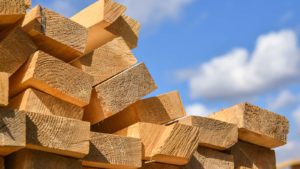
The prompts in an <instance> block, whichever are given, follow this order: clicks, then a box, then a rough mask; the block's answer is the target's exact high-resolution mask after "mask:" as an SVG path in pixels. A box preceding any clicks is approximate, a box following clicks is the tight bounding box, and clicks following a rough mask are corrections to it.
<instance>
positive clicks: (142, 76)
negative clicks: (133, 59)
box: [83, 63, 157, 124]
mask: <svg viewBox="0 0 300 169" xmlns="http://www.w3.org/2000/svg"><path fill="white" fill-rule="evenodd" d="M156 88H157V86H156V84H155V82H154V80H153V79H152V77H151V75H150V73H149V72H148V70H147V68H146V66H145V64H144V63H141V64H138V65H135V66H133V67H131V68H129V69H127V70H125V71H123V72H121V73H120V74H118V75H116V76H114V77H112V78H111V79H109V80H107V81H105V82H103V83H101V84H99V85H98V86H96V87H95V90H94V91H93V93H92V98H91V102H90V104H89V105H88V106H87V107H86V109H85V114H84V117H83V119H84V120H86V121H89V122H91V123H92V124H95V123H97V122H99V121H102V120H104V119H105V118H108V117H110V116H112V115H114V114H116V113H118V112H120V111H122V110H124V109H125V108H126V107H128V106H129V105H131V104H133V103H135V102H136V101H138V100H139V99H140V98H142V97H143V96H145V95H147V94H149V93H150V92H152V91H153V90H155V89H156Z"/></svg>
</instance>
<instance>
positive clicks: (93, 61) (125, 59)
mask: <svg viewBox="0 0 300 169" xmlns="http://www.w3.org/2000/svg"><path fill="white" fill-rule="evenodd" d="M136 63H137V59H136V58H135V57H134V55H133V54H132V52H131V50H130V48H129V47H128V46H127V45H126V43H125V41H124V40H123V39H122V38H116V39H114V40H113V41H111V42H108V43H106V44H105V45H103V46H101V47H100V48H98V49H96V50H95V51H93V52H92V53H89V54H87V55H85V56H83V57H82V58H80V59H79V60H77V61H75V62H74V63H72V64H73V65H74V66H76V67H78V68H80V69H81V70H82V71H84V72H85V73H87V74H89V75H91V76H93V77H94V86H95V85H98V84H100V83H102V82H104V81H105V80H107V79H109V78H111V77H112V76H114V75H116V74H118V73H120V72H122V71H124V70H126V69H128V68H129V67H131V66H133V65H134V64H136Z"/></svg>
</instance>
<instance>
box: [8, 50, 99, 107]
mask: <svg viewBox="0 0 300 169" xmlns="http://www.w3.org/2000/svg"><path fill="white" fill-rule="evenodd" d="M10 82H11V83H10V96H11V97H12V96H15V95H16V94H18V93H20V92H21V91H23V90H25V89H27V88H30V87H32V88H36V89H39V90H41V91H44V92H46V93H48V94H50V95H53V96H55V97H57V98H59V99H61V100H64V101H66V102H69V103H72V104H74V105H77V106H80V107H84V106H86V105H87V104H88V103H89V101H90V96H91V91H92V85H93V77H92V76H90V75H88V74H86V73H84V72H82V71H81V70H79V69H77V68H75V67H73V66H71V65H69V64H67V63H65V62H63V61H61V60H59V59H57V58H55V57H53V56H50V55H49V54H47V53H45V52H42V51H37V52H36V53H35V54H34V55H33V56H31V57H30V59H29V60H28V61H27V63H26V64H25V65H24V66H23V67H22V68H21V69H20V70H19V71H18V72H17V73H16V74H15V75H13V76H12V77H11V78H10Z"/></svg>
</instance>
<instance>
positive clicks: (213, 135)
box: [178, 116, 238, 150]
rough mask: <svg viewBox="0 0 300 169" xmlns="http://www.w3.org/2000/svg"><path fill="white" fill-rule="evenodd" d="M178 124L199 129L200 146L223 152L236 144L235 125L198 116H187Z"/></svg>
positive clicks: (236, 133)
mask: <svg viewBox="0 0 300 169" xmlns="http://www.w3.org/2000/svg"><path fill="white" fill-rule="evenodd" d="M178 122H179V123H180V124H185V125H190V126H195V127H198V128H199V130H200V133H201V137H200V139H199V140H200V141H199V144H200V145H201V146H204V147H208V148H213V149H217V150H225V149H228V148H230V147H232V146H233V145H234V144H235V143H237V142H238V128H237V126H236V125H235V124H232V123H226V122H222V121H219V120H214V119H210V118H206V117H199V116H188V117H185V118H183V119H180V120H179V121H178Z"/></svg>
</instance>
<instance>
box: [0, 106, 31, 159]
mask: <svg viewBox="0 0 300 169" xmlns="http://www.w3.org/2000/svg"><path fill="white" fill-rule="evenodd" d="M0 119H1V120H0V125H1V126H3V127H2V128H1V131H0V155H1V156H5V155H8V154H11V153H13V152H15V151H18V150H20V149H22V148H24V147H25V144H26V143H25V142H26V140H25V137H26V129H25V128H26V126H25V125H26V122H25V121H26V117H25V114H24V113H23V112H19V111H15V110H12V109H7V108H1V107H0Z"/></svg>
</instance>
